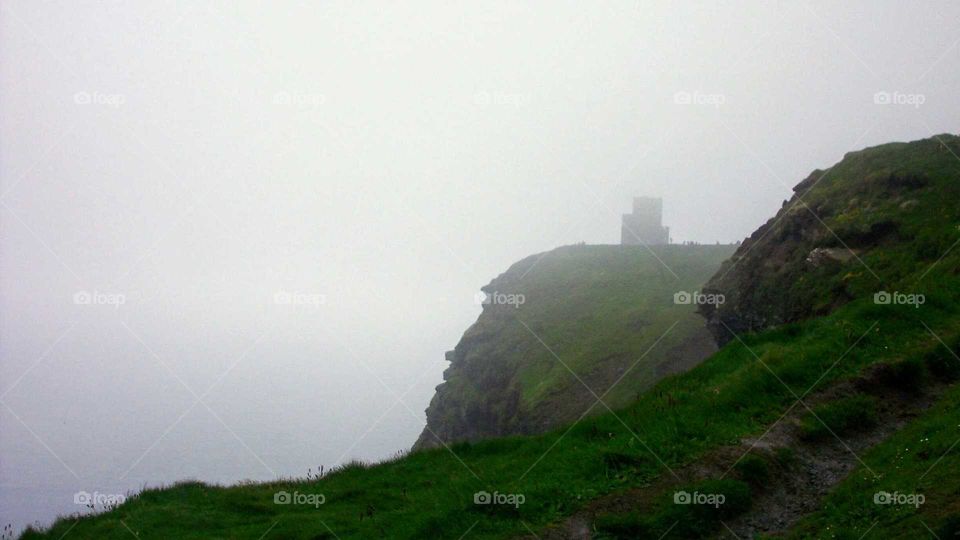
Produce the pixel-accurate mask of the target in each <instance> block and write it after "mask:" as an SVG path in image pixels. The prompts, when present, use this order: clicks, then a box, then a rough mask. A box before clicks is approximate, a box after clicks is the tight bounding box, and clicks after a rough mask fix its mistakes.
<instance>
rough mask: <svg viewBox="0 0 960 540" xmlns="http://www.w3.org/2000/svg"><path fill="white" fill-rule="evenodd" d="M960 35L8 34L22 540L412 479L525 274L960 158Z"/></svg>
mask: <svg viewBox="0 0 960 540" xmlns="http://www.w3.org/2000/svg"><path fill="white" fill-rule="evenodd" d="M958 22H960V4H958V3H956V2H949V1H948V2H924V3H921V4H916V3H908V2H876V1H869V2H856V3H854V2H844V3H842V5H841V3H839V2H783V3H772V2H751V3H742V2H730V3H716V2H704V3H697V4H692V3H685V4H683V5H678V3H676V2H639V3H638V2H613V3H583V2H571V3H564V4H561V3H558V2H538V3H515V2H477V3H473V5H471V6H466V5H459V4H457V3H451V2H432V3H425V2H416V3H402V4H401V3H394V2H217V3H199V2H177V3H173V2H148V1H142V2H141V1H138V2H106V1H105V2H74V1H64V2H42V3H41V2H36V1H34V0H8V1H4V2H3V3H2V5H0V193H2V194H0V456H2V460H0V508H2V514H0V519H2V520H3V522H4V523H14V524H15V525H16V526H17V527H20V526H22V525H23V524H25V523H27V522H30V521H33V520H40V521H41V522H43V523H47V522H49V521H50V520H52V518H53V517H54V516H55V515H56V514H57V513H68V512H74V511H77V510H79V508H78V507H77V506H76V505H74V504H73V503H74V501H73V496H74V494H75V493H76V492H78V491H81V490H85V491H88V492H93V491H95V490H99V491H100V492H105V493H113V492H120V493H122V492H124V491H125V490H128V489H137V488H139V487H141V486H143V485H145V484H146V485H158V484H161V483H169V482H172V481H175V480H177V479H182V478H198V479H202V480H206V481H211V482H214V481H216V482H236V481H239V480H241V479H246V478H250V479H261V480H262V479H271V478H276V477H278V476H291V475H299V476H302V475H305V474H306V473H307V469H308V468H316V467H317V466H318V465H321V464H322V465H324V466H325V467H330V466H332V465H335V464H337V463H340V462H343V461H345V460H348V459H354V458H356V459H366V460H372V459H379V458H383V457H386V456H389V455H390V454H392V453H394V452H396V451H399V450H402V449H405V448H408V447H409V446H410V444H412V443H413V441H414V439H415V438H416V436H417V435H418V433H419V432H420V430H421V429H422V426H423V416H424V415H423V409H424V408H425V407H426V405H427V403H428V402H429V400H430V397H431V396H432V394H433V387H434V386H435V385H437V384H439V383H440V382H441V380H442V378H441V374H442V371H443V369H444V368H445V366H446V363H445V362H444V360H443V353H444V351H446V350H448V349H451V348H452V347H453V346H454V345H455V344H456V342H457V340H458V339H459V337H460V335H461V334H462V332H463V331H464V330H465V329H466V328H467V327H468V326H469V324H470V323H471V322H472V321H473V320H474V319H475V318H476V317H477V315H478V313H479V311H480V308H479V307H478V306H477V305H476V304H475V302H474V293H475V292H476V291H477V290H478V289H479V287H481V286H482V285H484V284H485V283H487V282H488V281H489V280H490V279H491V278H493V277H495V276H496V275H497V274H498V273H500V272H502V271H503V270H505V269H506V268H507V267H508V266H509V265H510V264H511V263H513V262H515V261H516V260H519V259H521V258H523V257H525V256H527V255H530V254H533V253H536V252H540V251H544V250H548V249H551V248H553V247H556V246H559V245H563V244H570V243H575V242H579V241H586V242H588V243H616V242H618V241H619V220H620V214H622V213H624V212H627V211H629V209H630V201H631V198H632V197H633V196H639V195H650V196H659V197H663V198H664V221H665V224H666V225H668V226H670V227H671V232H672V236H673V239H674V242H683V241H689V240H693V241H699V242H709V243H713V242H716V241H720V242H734V241H737V240H740V239H742V238H744V237H745V236H747V235H749V234H750V233H751V232H752V231H753V230H754V229H755V228H756V227H757V226H759V225H760V224H761V223H763V222H764V221H766V219H767V218H769V217H770V216H772V215H773V213H774V212H775V211H776V210H777V209H778V208H779V207H780V204H781V201H782V200H783V199H785V198H788V197H789V195H790V188H791V187H792V186H793V185H794V184H796V183H797V182H799V181H800V180H802V179H803V178H804V177H806V175H807V174H809V173H810V171H811V170H813V169H815V168H818V167H819V168H823V167H826V166H829V165H831V164H832V163H834V162H836V161H837V160H839V159H840V158H841V157H842V155H843V154H844V153H845V152H847V151H849V150H852V149H859V148H862V147H865V146H869V145H873V144H878V143H881V142H887V141H891V140H910V139H917V138H922V137H926V136H929V135H931V134H936V133H942V132H956V130H957V126H958V125H960V124H958V122H960V100H958V99H957V94H956V91H955V90H956V88H957V87H958V84H960V46H958V40H960V24H958Z"/></svg>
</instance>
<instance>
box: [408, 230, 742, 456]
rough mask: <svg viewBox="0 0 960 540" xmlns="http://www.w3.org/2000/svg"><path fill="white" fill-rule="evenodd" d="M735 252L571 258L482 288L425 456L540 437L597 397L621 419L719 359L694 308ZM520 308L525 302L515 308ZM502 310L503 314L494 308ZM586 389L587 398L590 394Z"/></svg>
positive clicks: (592, 249) (540, 260)
mask: <svg viewBox="0 0 960 540" xmlns="http://www.w3.org/2000/svg"><path fill="white" fill-rule="evenodd" d="M732 253H733V246H657V247H653V248H646V247H642V246H585V245H582V246H567V247H562V248H558V249H555V250H553V251H550V252H547V253H542V254H539V255H534V256H531V257H528V258H526V259H524V260H522V261H519V262H517V263H516V264H514V265H513V266H511V267H510V269H509V270H507V271H506V272H504V273H503V274H502V275H500V276H499V277H497V278H496V279H494V280H493V281H492V282H491V283H490V284H489V285H487V286H486V287H484V291H486V293H487V294H488V297H489V298H491V303H489V304H486V305H484V310H483V313H482V314H481V315H480V317H479V319H478V320H477V322H476V323H475V324H474V325H472V326H471V327H470V329H469V330H468V331H467V332H466V333H465V334H464V336H463V338H462V340H461V341H460V343H459V344H458V345H457V347H456V348H455V349H454V350H453V351H451V352H450V353H448V355H447V358H448V359H449V360H450V362H451V364H450V367H449V369H447V371H446V372H445V373H444V380H445V382H444V383H443V384H442V385H440V386H439V387H438V388H437V394H436V396H435V397H434V399H433V401H432V402H431V404H430V408H429V409H427V422H428V424H427V427H426V429H425V430H424V433H423V435H422V436H421V439H420V445H431V443H433V445H436V440H435V439H434V434H436V435H437V436H439V437H440V438H441V439H442V440H443V441H445V442H451V441H460V440H477V439H480V438H488V437H492V436H503V435H516V434H533V433H542V432H544V431H546V430H548V429H550V428H553V427H556V426H559V425H563V424H567V423H570V422H573V421H575V420H576V419H577V418H579V417H580V416H582V415H584V414H586V413H587V412H588V411H589V412H592V413H599V412H603V408H602V407H601V408H600V409H597V408H595V407H594V408H593V409H592V410H591V406H592V405H594V404H595V403H596V397H594V396H595V395H596V396H601V395H604V402H605V403H607V404H608V405H609V406H611V407H614V408H618V407H621V406H624V405H626V404H628V403H629V402H631V401H632V400H634V399H636V397H637V394H638V393H639V392H641V391H642V390H644V389H646V388H648V387H649V386H650V385H651V384H653V382H655V381H656V380H658V379H659V378H661V377H662V376H664V375H666V374H669V373H671V372H675V371H679V370H682V369H684V368H687V367H690V366H692V365H694V364H696V363H697V362H699V361H701V360H703V359H704V358H706V357H707V356H709V354H711V353H712V352H713V351H715V350H716V345H715V344H714V342H713V340H712V339H711V336H710V334H709V333H708V332H707V331H706V329H705V328H704V324H703V319H702V318H701V317H700V316H698V315H697V314H696V312H695V306H694V305H690V304H676V303H674V293H677V292H679V291H687V292H693V291H698V290H700V288H701V287H702V285H703V283H705V282H706V280H707V279H708V278H709V277H710V276H711V275H713V273H714V272H716V270H717V269H718V268H719V267H720V263H721V262H723V260H724V259H726V258H727V257H729V256H730V254H732ZM511 298H513V299H519V300H522V302H520V301H518V302H514V303H512V304H511V303H510V302H509V300H510V299H511ZM500 300H503V303H498V301H500ZM588 387H589V388H588Z"/></svg>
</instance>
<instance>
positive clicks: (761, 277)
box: [700, 135, 960, 345]
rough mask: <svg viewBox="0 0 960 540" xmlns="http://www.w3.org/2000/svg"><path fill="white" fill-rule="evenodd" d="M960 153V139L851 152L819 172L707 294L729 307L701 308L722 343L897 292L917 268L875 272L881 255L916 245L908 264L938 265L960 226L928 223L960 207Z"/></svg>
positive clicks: (880, 268) (743, 248) (718, 276)
mask: <svg viewBox="0 0 960 540" xmlns="http://www.w3.org/2000/svg"><path fill="white" fill-rule="evenodd" d="M958 154H960V137H957V136H954V135H939V136H936V137H933V138H930V139H924V140H920V141H914V142H910V143H892V144H885V145H882V146H877V147H872V148H867V149H865V150H862V151H859V152H851V153H848V154H847V155H845V156H844V158H843V160H841V161H840V162H839V163H837V164H836V165H834V166H833V167H831V168H829V169H827V170H826V171H822V170H815V171H813V172H812V173H810V175H809V176H808V177H807V178H806V179H804V180H803V181H802V182H800V183H799V184H797V186H796V187H794V188H793V196H792V197H791V199H790V200H789V201H784V204H783V206H782V208H781V209H780V211H779V212H778V213H777V215H776V216H774V217H773V218H771V219H770V220H769V221H767V222H766V223H765V224H764V225H763V226H761V227H760V228H759V229H757V230H756V231H755V232H754V233H753V234H752V235H751V236H750V237H749V238H747V239H746V240H744V242H743V243H742V244H741V245H740V247H739V249H737V251H736V253H734V254H733V256H732V257H731V258H730V260H729V261H727V262H725V263H724V265H723V266H722V267H721V269H720V270H719V271H718V272H717V274H716V275H715V276H713V277H712V278H711V279H710V281H709V282H708V283H707V285H706V286H705V288H704V292H706V293H713V294H723V295H724V297H725V300H726V301H725V303H723V304H722V305H719V306H717V305H703V306H701V307H700V312H701V314H702V315H704V317H706V319H707V326H708V328H709V329H710V331H711V333H712V334H713V335H714V337H715V339H716V340H717V342H718V344H720V345H723V344H724V343H726V342H727V341H729V340H730V339H732V337H733V334H740V333H742V332H751V331H756V330H761V329H764V328H769V327H773V326H778V325H781V324H784V323H789V322H793V321H797V320H801V319H804V318H807V317H811V316H815V315H823V314H826V313H829V312H830V311H832V310H833V309H835V308H837V307H838V306H840V305H843V304H845V303H847V302H849V301H850V300H851V299H853V298H856V297H859V296H861V295H864V294H868V293H872V292H873V291H878V290H883V289H891V288H892V287H895V286H896V284H897V281H898V279H899V278H900V277H901V276H902V275H904V274H905V273H906V272H907V271H908V270H910V269H907V268H897V267H895V266H891V265H885V266H877V265H876V263H874V264H871V252H872V251H873V250H875V249H876V248H878V247H881V246H892V245H894V244H896V245H897V246H898V249H910V246H911V242H912V243H913V249H915V250H916V252H915V253H910V254H909V257H904V260H913V259H920V260H930V261H931V262H933V261H934V260H936V257H939V256H940V255H941V254H943V253H944V252H945V251H946V249H948V248H949V245H950V243H951V242H952V241H953V239H954V238H953V237H954V236H955V231H953V230H952V229H953V228H955V227H956V224H950V223H942V224H935V223H934V224H930V223H927V222H928V221H931V220H936V214H935V213H934V214H931V212H930V209H931V208H933V209H936V208H939V207H942V206H943V205H945V204H946V205H949V204H957V201H949V200H946V199H944V194H945V193H946V194H951V193H954V192H955V189H951V188H950V186H949V184H948V181H949V180H948V178H947V177H946V176H945V174H946V173H948V172H949V171H950V170H951V169H955V167H956V155H958ZM934 184H940V186H939V188H940V189H936V190H935V189H933V187H934ZM945 184H946V189H944V187H945ZM954 185H955V184H954ZM937 193H939V195H937ZM938 198H939V200H938ZM947 199H949V196H948V197H947ZM921 201H923V202H922V204H921ZM921 225H922V226H921ZM931 225H935V226H931ZM931 230H933V231H937V232H936V233H933V234H931V233H930V231H931ZM914 231H916V232H914ZM903 240H909V242H904V241H903ZM903 246H906V247H903Z"/></svg>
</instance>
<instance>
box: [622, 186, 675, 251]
mask: <svg viewBox="0 0 960 540" xmlns="http://www.w3.org/2000/svg"><path fill="white" fill-rule="evenodd" d="M669 243H670V228H669V227H664V226H663V199H660V198H656V197H634V198H633V213H631V214H624V215H623V225H622V226H621V227H620V244H621V245H624V246H641V245H651V246H656V245H663V244H669Z"/></svg>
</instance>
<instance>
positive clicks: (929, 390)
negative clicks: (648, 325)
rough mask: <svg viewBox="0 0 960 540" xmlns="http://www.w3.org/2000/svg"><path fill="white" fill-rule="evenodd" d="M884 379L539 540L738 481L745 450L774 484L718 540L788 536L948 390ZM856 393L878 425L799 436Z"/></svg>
mask: <svg viewBox="0 0 960 540" xmlns="http://www.w3.org/2000/svg"><path fill="white" fill-rule="evenodd" d="M879 379H880V376H879V369H873V370H871V372H870V373H868V374H867V375H865V376H863V377H861V378H859V379H857V380H855V381H853V382H844V383H840V384H838V385H836V386H834V387H831V388H828V389H826V390H824V391H821V392H819V393H816V394H812V395H810V396H807V397H806V398H804V400H803V402H804V403H805V404H806V406H805V405H804V404H803V403H797V404H796V405H795V406H794V407H792V408H791V409H790V410H789V412H788V413H787V414H786V415H785V416H784V417H783V418H782V419H781V420H780V421H779V422H777V423H775V424H774V425H773V426H771V427H770V428H769V430H768V431H767V433H765V434H762V435H760V436H755V437H749V438H744V439H743V440H741V441H740V443H739V444H737V445H730V446H723V447H720V448H717V449H716V450H714V451H712V452H709V453H708V454H707V455H706V456H703V457H701V458H700V459H698V460H696V462H694V463H692V464H690V465H688V466H686V467H682V468H679V469H674V472H675V473H676V474H677V477H679V480H678V479H677V478H675V477H674V476H673V475H670V474H668V473H667V474H664V475H661V477H660V478H659V479H657V480H656V481H655V482H654V483H652V484H651V485H649V486H646V487H643V488H637V489H633V490H629V491H626V492H622V493H616V494H611V495H607V496H604V497H601V498H599V499H596V500H594V501H592V502H591V503H589V504H588V505H587V506H586V507H585V508H583V509H581V510H580V511H579V512H577V513H576V514H575V515H573V516H571V517H570V518H568V519H567V520H565V521H564V522H562V523H560V524H557V525H554V526H551V527H549V528H547V529H545V530H544V531H542V532H541V533H538V536H539V538H541V539H544V540H589V539H591V538H592V523H593V521H594V520H595V518H596V516H597V515H599V514H605V513H626V512H630V511H632V510H635V509H638V508H645V507H649V506H650V504H651V502H652V501H654V500H656V499H657V498H659V497H663V496H665V494H667V493H669V492H670V491H673V490H675V489H677V488H678V486H681V485H686V484H690V483H694V482H698V481H701V480H706V479H709V478H720V477H725V476H726V477H736V476H735V475H736V473H735V472H734V471H733V470H732V469H733V467H734V465H735V464H736V463H737V462H738V461H739V460H740V459H742V458H743V457H744V455H745V454H747V452H752V453H755V454H757V455H760V456H762V457H765V458H767V462H768V463H769V464H770V465H771V470H770V479H769V481H767V482H764V484H763V485H762V486H753V487H752V490H753V498H752V505H751V507H750V510H748V511H747V512H746V513H744V514H742V515H740V516H738V517H736V518H734V519H731V520H729V521H726V522H725V525H726V527H727V528H728V529H729V530H728V529H724V530H723V531H722V532H721V533H720V534H719V535H718V537H719V538H740V539H747V538H753V537H754V536H756V535H757V534H760V533H764V534H775V533H778V532H783V531H786V530H787V529H789V528H790V526H791V525H793V524H794V523H796V522H797V520H799V519H800V518H801V517H803V516H804V515H806V514H808V513H810V512H812V511H814V510H816V509H817V508H818V505H819V503H820V502H821V500H822V499H823V497H824V496H825V495H826V494H827V493H829V492H830V490H831V489H832V488H833V487H834V486H835V485H836V484H838V483H839V482H840V481H841V480H842V479H843V478H845V477H846V476H847V475H848V474H849V473H850V472H851V471H852V470H853V469H854V468H856V467H857V466H858V465H860V464H861V462H860V457H859V456H861V455H862V454H863V453H864V452H865V451H866V450H868V449H869V448H871V447H872V446H874V445H876V444H878V443H880V442H882V441H883V440H885V439H886V438H888V437H889V436H890V435H892V434H893V433H895V432H896V431H897V430H899V429H900V428H902V427H903V426H904V425H906V424H907V423H908V422H909V421H910V420H912V419H914V418H916V417H917V416H918V415H919V414H920V413H922V412H923V411H924V410H926V409H927V408H929V407H930V406H931V405H933V404H934V403H935V402H936V400H937V399H938V398H939V397H940V395H942V393H943V391H944V390H945V389H946V386H945V385H933V386H928V387H926V388H925V389H924V391H923V393H921V394H909V393H904V392H902V391H898V390H895V389H891V388H889V387H886V386H884V385H882V384H881V383H880V382H879ZM856 393H865V394H869V395H872V396H874V397H876V398H877V402H878V411H877V413H878V417H879V418H880V419H881V421H880V422H878V423H877V425H876V426H873V427H870V428H865V429H862V430H860V431H857V432H853V433H848V434H845V435H842V436H841V439H842V441H841V440H838V439H837V438H836V437H834V436H830V435H828V436H827V438H825V439H822V440H818V441H814V442H811V441H806V440H803V439H801V438H800V429H799V425H800V421H801V419H802V418H803V417H804V416H806V415H807V414H808V413H809V411H808V409H807V406H809V407H810V408H814V407H815V406H817V405H818V404H821V403H824V402H827V401H833V400H834V399H837V398H842V397H845V396H848V395H853V394H856ZM782 448H790V449H792V451H793V452H792V458H791V460H790V463H789V464H779V462H778V460H777V459H776V455H777V452H778V450H779V449H782ZM874 472H875V473H876V474H882V473H883V471H874ZM731 533H732V534H731ZM734 535H736V536H734ZM524 538H534V537H533V536H527V537H524Z"/></svg>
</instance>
